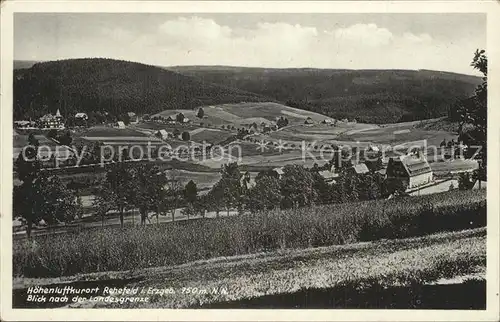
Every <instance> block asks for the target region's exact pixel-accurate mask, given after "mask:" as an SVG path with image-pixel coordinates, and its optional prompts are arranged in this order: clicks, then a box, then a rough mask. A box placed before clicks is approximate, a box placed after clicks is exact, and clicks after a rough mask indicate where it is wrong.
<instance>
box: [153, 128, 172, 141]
mask: <svg viewBox="0 0 500 322" xmlns="http://www.w3.org/2000/svg"><path fill="white" fill-rule="evenodd" d="M169 136H170V134H169V133H168V132H167V130H159V131H158V132H156V137H158V138H160V139H162V140H166V139H168V138H169Z"/></svg>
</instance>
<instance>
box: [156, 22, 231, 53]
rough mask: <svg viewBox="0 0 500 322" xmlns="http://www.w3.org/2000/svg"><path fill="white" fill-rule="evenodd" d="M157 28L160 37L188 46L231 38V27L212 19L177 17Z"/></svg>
mask: <svg viewBox="0 0 500 322" xmlns="http://www.w3.org/2000/svg"><path fill="white" fill-rule="evenodd" d="M158 30H159V32H160V34H159V35H158V36H159V37H161V38H164V40H166V41H175V42H177V43H178V44H184V45H185V44H188V45H189V46H196V45H209V44H213V43H214V42H217V41H221V40H225V39H229V38H231V32H232V30H231V28H230V27H227V26H221V25H219V24H217V23H216V22H215V21H214V20H212V19H204V18H200V17H195V16H194V17H189V18H186V17H179V18H177V19H175V20H168V21H165V22H164V23H162V24H161V25H160V26H159V27H158Z"/></svg>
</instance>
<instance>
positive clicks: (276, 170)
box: [273, 168, 285, 175]
mask: <svg viewBox="0 0 500 322" xmlns="http://www.w3.org/2000/svg"><path fill="white" fill-rule="evenodd" d="M273 171H275V172H276V173H277V174H279V175H282V174H284V173H285V172H283V168H274V169H273Z"/></svg>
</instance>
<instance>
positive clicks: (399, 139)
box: [339, 122, 457, 147]
mask: <svg viewBox="0 0 500 322" xmlns="http://www.w3.org/2000/svg"><path fill="white" fill-rule="evenodd" d="M425 124H429V125H428V127H426V125H425ZM430 124H434V123H432V122H429V123H422V122H408V123H399V124H389V126H384V127H380V128H377V129H370V130H366V131H362V132H356V133H349V132H347V133H344V134H341V135H340V136H339V139H341V140H352V141H365V142H373V143H378V144H399V143H404V142H411V141H420V140H427V145H433V146H437V147H439V144H440V143H441V141H442V140H443V139H446V141H450V140H451V139H454V140H456V139H457V133H456V132H453V131H446V130H443V129H438V128H436V127H431V125H430Z"/></svg>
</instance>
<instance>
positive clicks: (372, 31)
mask: <svg viewBox="0 0 500 322" xmlns="http://www.w3.org/2000/svg"><path fill="white" fill-rule="evenodd" d="M329 34H332V35H334V36H335V39H337V40H341V41H348V42H351V43H357V44H359V45H367V46H380V45H387V44H389V43H390V42H391V41H392V39H393V34H392V32H390V31H389V30H387V29H386V28H379V27H377V25H376V24H373V23H371V24H355V25H352V26H349V27H347V28H338V29H336V30H334V31H333V32H329Z"/></svg>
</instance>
